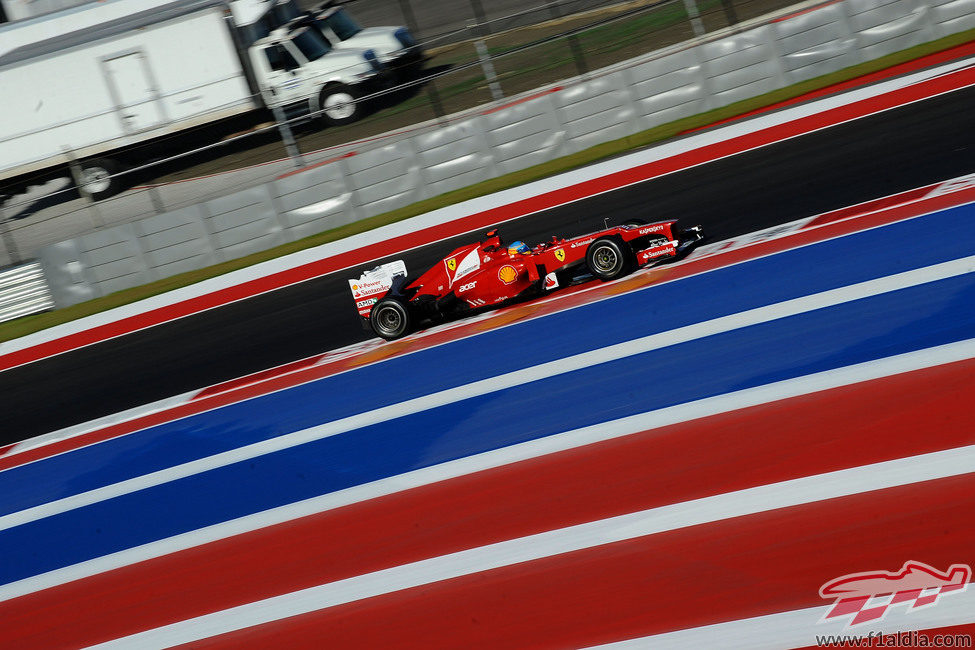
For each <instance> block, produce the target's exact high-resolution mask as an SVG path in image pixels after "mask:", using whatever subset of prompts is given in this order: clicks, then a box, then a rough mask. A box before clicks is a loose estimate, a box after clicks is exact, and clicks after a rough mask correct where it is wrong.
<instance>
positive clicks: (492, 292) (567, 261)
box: [359, 221, 678, 318]
mask: <svg viewBox="0 0 975 650" xmlns="http://www.w3.org/2000/svg"><path fill="white" fill-rule="evenodd" d="M675 223H676V221H662V222H659V223H653V224H646V225H640V226H627V225H622V226H613V227H611V228H606V229H605V230H600V231H599V232H595V233H591V234H588V235H581V236H579V237H574V238H572V239H560V238H558V237H552V239H551V241H549V242H545V243H543V244H538V245H537V246H535V247H534V248H532V249H531V252H530V253H527V254H524V253H509V251H508V248H507V246H505V245H504V244H502V243H501V240H500V237H499V236H498V234H497V231H496V230H494V231H491V232H489V233H488V235H487V238H486V239H485V240H484V241H482V242H478V243H474V244H468V245H466V246H461V247H460V248H458V249H456V250H454V251H453V252H451V253H450V254H449V255H447V256H446V257H445V258H444V259H443V260H441V261H440V262H439V263H438V264H435V265H434V266H433V267H432V268H430V269H429V270H428V271H427V272H426V273H424V274H423V275H421V276H420V277H418V278H416V279H415V280H413V281H411V282H410V283H409V284H407V285H405V286H402V287H400V288H399V291H401V292H402V293H403V294H404V295H405V297H406V298H407V300H409V301H410V302H411V303H422V302H432V303H437V302H438V301H442V300H443V299H445V298H447V297H449V296H451V294H452V295H453V297H456V298H457V299H458V300H460V301H461V302H463V303H464V304H465V305H466V306H467V307H470V308H474V309H476V308H480V307H489V306H491V305H497V304H500V303H503V302H506V301H509V300H512V299H514V298H517V297H519V296H521V295H522V294H525V293H526V292H531V291H534V290H537V291H538V292H539V293H541V292H543V291H546V290H551V289H554V288H557V287H558V286H560V285H561V284H564V282H563V281H560V280H559V276H560V275H562V274H563V273H565V272H568V271H570V270H571V269H572V268H573V267H578V266H579V265H582V264H585V260H586V251H587V249H588V248H589V245H590V244H591V243H592V242H594V241H595V240H597V239H599V238H601V237H616V238H619V240H621V241H622V242H623V243H625V244H627V245H628V246H630V247H631V248H632V249H633V252H634V255H635V256H636V266H638V267H639V266H643V265H645V264H647V263H648V262H650V261H654V260H660V259H665V258H672V257H676V255H677V246H678V242H677V239H676V236H675V233H674V232H673V230H674V224H675ZM662 240H664V241H662ZM634 244H636V245H634ZM640 244H646V245H643V246H641V245H640ZM549 274H555V276H554V277H553V276H552V275H549ZM546 276H548V278H546ZM546 279H547V282H546ZM371 309H372V305H362V306H360V307H359V314H360V315H362V316H363V317H364V318H368V316H369V312H370V311H371Z"/></svg>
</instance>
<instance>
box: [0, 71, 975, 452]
mask: <svg viewBox="0 0 975 650" xmlns="http://www.w3.org/2000/svg"><path fill="white" fill-rule="evenodd" d="M973 104H975V89H973V88H968V89H964V90H961V91H956V92H953V93H949V94H947V95H943V96H941V97H937V98H934V99H930V100H926V101H923V102H918V103H915V104H912V105H909V106H906V107H903V108H900V109H897V110H894V111H888V112H886V113H882V114H880V115H875V116H871V117H868V118H863V119H860V120H854V121H852V122H849V123H847V124H843V125H839V126H837V127H833V128H830V129H826V130H823V131H819V132H816V133H811V134H808V135H805V136H802V137H799V138H794V139H792V140H789V141H786V142H782V143H779V144H775V145H771V146H768V147H764V148H761V149H758V150H754V151H751V152H747V153H744V154H739V155H736V156H732V157H730V158H726V159H723V160H719V161H716V162H713V163H709V164H707V165H701V166H699V167H696V168H693V169H689V170H685V171H683V172H679V173H676V174H671V175H669V176H665V177H662V178H658V179H653V180H650V181H647V182H644V183H640V184H638V185H633V186H630V187H626V188H622V189H620V190H616V191H613V192H610V193H606V194H603V195H600V196H596V197H593V198H591V199H586V200H584V201H578V202H576V203H572V204H569V205H566V206H562V207H559V208H556V209H552V210H548V211H545V212H541V213H538V214H536V215H533V216H531V217H526V218H523V219H520V220H517V221H515V222H512V223H510V224H507V225H504V226H502V228H501V233H502V236H503V237H504V238H505V240H508V241H510V240H514V239H523V240H525V241H527V242H528V243H529V244H531V243H533V242H535V241H540V240H543V239H547V238H548V237H549V236H550V235H552V234H559V235H563V236H572V235H576V234H580V233H583V232H588V231H591V230H594V229H597V228H600V227H602V226H603V220H604V219H605V218H609V219H610V223H613V222H614V221H616V220H619V221H621V220H623V219H625V218H629V217H643V218H647V219H657V218H666V217H677V218H680V219H681V222H682V223H685V224H687V225H691V224H702V225H703V226H704V229H705V232H706V234H707V235H708V238H709V240H712V241H717V240H721V239H725V238H728V237H734V236H736V235H740V234H742V233H746V232H750V231H753V230H758V229H762V228H767V227H770V226H773V225H775V224H778V223H785V222H788V221H793V220H795V219H800V218H803V217H807V216H811V215H814V214H818V213H821V212H826V211H829V210H833V209H836V208H840V207H843V206H847V205H852V204H856V203H859V202H862V201H866V200H869V199H872V198H876V197H880V196H884V195H888V194H893V193H896V192H900V191H904V190H908V189H911V188H914V187H919V186H923V185H926V184H930V183H935V182H938V181H941V180H945V179H949V178H953V177H956V176H961V175H964V174H968V173H972V172H975V113H973V112H972V111H971V106H972V105H973ZM479 234H480V233H473V234H472V235H468V236H461V237H457V238H454V239H451V240H446V241H443V242H439V243H436V244H432V245H430V246H427V247H424V248H421V249H417V250H414V251H411V252H409V253H408V254H406V255H405V256H402V258H403V259H405V261H406V265H407V268H408V269H410V270H411V271H413V270H423V269H425V268H427V267H428V266H430V265H432V264H433V263H435V262H436V261H438V260H439V259H440V258H441V257H442V256H443V255H444V254H446V253H448V252H449V251H450V250H452V249H453V248H455V247H457V246H459V245H461V244H463V243H466V242H468V241H470V240H471V239H472V237H473V238H474V239H476V238H477V237H478V236H479ZM931 244H932V245H937V233H932V239H931ZM390 259H392V258H389V259H387V260H383V261H390ZM369 266H373V265H372V264H370V265H369ZM361 271H362V268H356V269H352V270H350V271H347V272H340V273H336V274H332V275H328V276H324V277H322V278H318V279H316V280H313V281H309V282H305V283H302V284H300V285H295V286H292V287H287V288H285V289H281V290H278V291H274V292H271V293H268V294H264V295H262V296H257V297H255V298H252V299H249V300H246V301H241V302H238V303H234V304H231V305H227V306H225V307H221V308H218V309H213V310H210V311H207V312H204V313H202V314H199V315H196V316H191V317H187V318H184V319H181V320H177V321H174V322H171V323H168V324H165V325H160V326H157V327H153V328H151V329H148V330H145V331H142V332H137V333H134V334H130V335H127V336H124V337H120V338H116V339H113V340H110V341H107V342H104V343H100V344H97V345H93V346H89V347H87V348H82V349H80V350H77V351H74V352H70V353H66V354H63V355H60V356H57V357H53V358H50V359H46V360H43V361H39V362H35V363H32V364H28V365H26V366H21V367H19V368H15V369H12V370H8V371H4V372H2V373H0V395H3V403H4V405H5V407H6V408H4V411H5V412H4V420H5V423H6V426H5V427H4V428H3V431H2V434H0V436H2V438H0V444H5V443H10V442H16V441H20V440H25V439H27V438H30V437H32V436H35V435H39V434H42V433H46V432H48V431H53V430H56V429H59V428H63V427H66V426H70V425H72V424H77V423H80V422H85V421H87V420H91V419H94V418H97V417H101V416H104V415H108V414H111V413H115V412H118V411H121V410H124V409H128V408H132V407H134V406H138V405H141V404H145V403H148V402H152V401H155V400H158V399H162V398H165V397H169V396H172V395H176V394H179V393H183V392H187V391H190V390H194V389H197V388H202V387H205V386H208V385H211V384H214V383H218V382H221V381H226V380H229V379H233V378H235V377H239V376H241V375H245V374H248V373H251V372H256V371H259V370H263V369H265V368H269V367H272V366H276V365H280V364H283V363H287V362H289V361H293V360H296V359H300V358H303V357H306V356H310V355H313V354H319V353H322V352H324V351H327V350H329V349H332V348H336V347H341V346H344V345H348V344H350V343H354V342H356V341H360V340H363V339H365V338H368V337H369V336H371V335H370V334H367V333H366V332H364V331H363V330H362V328H361V327H360V326H359V323H358V321H357V316H356V313H355V309H354V306H353V304H352V299H351V295H350V294H349V290H348V284H347V283H346V280H347V279H348V278H350V277H354V276H358V275H359V273H360V272H361ZM715 299H720V296H716V297H715ZM485 353H487V354H504V350H493V351H485Z"/></svg>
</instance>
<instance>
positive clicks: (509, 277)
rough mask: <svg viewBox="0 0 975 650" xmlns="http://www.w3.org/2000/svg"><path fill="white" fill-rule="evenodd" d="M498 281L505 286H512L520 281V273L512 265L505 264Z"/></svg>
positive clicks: (499, 270)
mask: <svg viewBox="0 0 975 650" xmlns="http://www.w3.org/2000/svg"><path fill="white" fill-rule="evenodd" d="M498 279H499V280H501V281H502V282H504V283H505V284H511V283H512V282H514V281H515V280H517V279H518V271H516V270H515V267H513V266H511V265H510V264H505V265H504V266H502V267H501V268H500V269H498Z"/></svg>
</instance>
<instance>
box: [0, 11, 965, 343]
mask: <svg viewBox="0 0 975 650" xmlns="http://www.w3.org/2000/svg"><path fill="white" fill-rule="evenodd" d="M973 39H975V29H971V30H968V31H965V32H960V33H958V34H953V35H951V36H946V37H944V38H941V39H939V40H937V41H932V42H930V43H925V44H922V45H917V46H915V47H911V48H908V49H906V50H902V51H900V52H895V53H893V54H888V55H887V56H884V57H881V58H879V59H874V60H873V61H868V62H866V63H861V64H858V65H855V66H851V67H848V68H844V69H842V70H838V71H836V72H832V73H830V74H826V75H823V76H820V77H816V78H814V79H810V80H808V81H804V82H802V83H798V84H795V85H793V86H789V87H787V88H781V89H779V90H775V91H773V92H770V93H766V94H764V95H760V96H758V97H753V98H750V99H746V100H742V101H740V102H736V103H734V104H730V105H728V106H725V107H722V108H717V109H714V110H712V111H708V112H707V113H701V114H699V115H694V116H691V117H686V118H683V119H680V120H677V121H674V122H670V123H668V124H664V125H661V126H657V127H654V128H652V129H648V130H646V131H641V132H639V133H636V134H634V135H630V136H626V137H624V138H620V139H618V140H612V141H610V142H604V143H603V144H599V145H596V146H594V147H590V148H589V149H586V150H584V151H580V152H577V153H574V154H571V155H568V156H564V157H562V158H558V159H556V160H551V161H549V162H546V163H542V164H540V165H535V166H534V167H529V168H527V169H523V170H520V171H517V172H512V173H510V174H505V175H504V176H499V177H497V178H492V179H490V180H487V181H483V182H481V183H477V184H476V185H471V186H469V187H465V188H461V189H459V190H454V191H452V192H447V193H446V194H441V195H439V196H435V197H432V198H429V199H425V200H423V201H419V202H417V203H413V204H411V205H408V206H404V207H402V208H397V209H396V210H392V211H390V212H386V213H383V214H380V215H376V216H374V217H370V218H368V219H363V220H361V221H357V222H355V223H352V224H348V225H346V226H342V227H340V228H335V229H332V230H326V231H324V232H321V233H318V234H316V235H312V236H310V237H305V238H304V239H300V240H298V241H294V242H290V243H287V244H282V245H280V246H276V247H274V248H270V249H268V250H265V251H261V252H259V253H254V254H252V255H247V256H245V257H241V258H238V259H235V260H231V261H228V262H224V263H222V264H216V265H214V266H208V267H206V268H203V269H198V270H196V271H188V272H186V273H181V274H179V275H174V276H172V277H169V278H164V279H162V280H158V281H156V282H152V283H149V284H145V285H141V286H138V287H132V288H130V289H124V290H122V291H117V292H115V293H112V294H109V295H107V296H103V297H101V298H96V299H94V300H89V301H87V302H83V303H79V304H77V305H72V306H71V307H66V308H64V309H58V310H55V311H51V312H44V313H41V314H34V315H31V316H24V317H22V318H19V319H17V320H13V321H8V322H5V323H0V341H7V340H11V339H15V338H18V337H21V336H25V335H27V334H31V333H33V332H38V331H40V330H43V329H46V328H49V327H54V326H55V325H61V324H63V323H67V322H70V321H73V320H77V319H79V318H84V317H85V316H90V315H92V314H97V313H99V312H103V311H107V310H109V309H113V308H115V307H120V306H122V305H128V304H131V303H133V302H137V301H139V300H143V299H145V298H149V297H152V296H155V295H159V294H161V293H165V292H167V291H172V290H173V289H179V288H181V287H186V286H189V285H191V284H195V283H197V282H201V281H203V280H208V279H210V278H214V277H217V276H219V275H223V274H225V273H230V272H231V271H237V270H239V269H243V268H247V267H248V266H253V265H255V264H259V263H261V262H266V261H268V260H272V259H276V258H278V257H282V256H284V255H288V254H290V253H294V252H297V251H301V250H304V249H307V248H312V247H314V246H320V245H322V244H325V243H328V242H333V241H337V240H339V239H344V238H346V237H350V236H352V235H356V234H359V233H362V232H366V231H368V230H373V229H375V228H379V227H381V226H385V225H389V224H391V223H396V222H398V221H402V220H404V219H409V218H411V217H415V216H417V215H420V214H424V213H426V212H430V211H432V210H437V209H439V208H443V207H447V206H449V205H453V204H455V203H460V202H462V201H466V200H468V199H473V198H477V197H480V196H485V195H487V194H492V193H494V192H499V191H501V190H505V189H509V188H512V187H517V186H519V185H524V184H525V183H529V182H531V181H536V180H540V179H543V178H547V177H549V176H554V175H556V174H560V173H562V172H566V171H570V170H572V169H577V168H579V167H583V166H585V165H589V164H592V163H594V162H598V161H600V160H605V159H607V158H612V157H614V156H619V155H621V154H625V153H628V152H631V151H634V150H637V149H641V148H644V147H647V146H649V145H652V144H655V143H659V142H661V141H663V140H667V139H669V138H672V137H674V136H676V135H678V134H680V133H683V132H685V131H688V130H691V129H697V128H701V127H705V126H708V125H709V124H713V123H715V122H720V121H722V120H726V119H729V118H733V117H735V116H737V115H742V114H745V113H748V112H751V111H754V110H757V109H760V108H763V107H766V106H770V105H773V104H777V103H779V102H783V101H786V100H789V99H792V98H795V97H799V96H801V95H805V94H806V93H810V92H814V91H816V90H819V89H822V88H826V87H828V86H832V85H834V84H838V83H842V82H844V81H849V80H851V79H855V78H857V77H862V76H864V75H868V74H871V73H874V72H879V71H881V70H884V69H886V68H890V67H893V66H896V65H899V64H901V63H906V62H907V61H912V60H914V59H918V58H921V57H923V56H927V55H929V54H934V53H936V52H940V51H943V50H947V49H950V48H952V47H956V46H958V45H962V44H964V43H967V42H969V41H971V40H973Z"/></svg>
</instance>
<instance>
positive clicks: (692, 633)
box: [590, 567, 975, 650]
mask: <svg viewBox="0 0 975 650" xmlns="http://www.w3.org/2000/svg"><path fill="white" fill-rule="evenodd" d="M857 568H861V567H857ZM867 568H870V569H872V568H875V567H867ZM886 568H888V569H896V567H886ZM747 597H748V595H747V593H745V594H742V598H747ZM907 605H908V603H905V604H904V605H901V606H897V605H894V606H892V607H891V609H890V612H888V616H887V617H886V618H885V619H884V620H882V621H874V622H872V623H870V624H869V625H866V626H863V625H860V626H857V627H856V628H847V627H845V626H846V623H845V619H838V620H835V621H829V622H825V623H819V622H818V621H820V620H822V617H823V616H824V615H825V614H826V612H827V611H828V610H829V609H830V608H831V607H832V606H833V604H832V603H830V604H828V605H824V606H822V607H810V608H808V609H797V610H792V611H788V612H780V613H778V614H768V615H767V616H756V617H754V618H743V619H739V620H736V621H727V622H725V623H715V624H713V625H702V626H701V627H693V628H688V629H685V630H678V631H676V632H668V633H666V634H655V635H653V636H646V637H641V638H637V639H629V640H626V641H619V642H616V643H607V644H605V645H599V646H590V650H596V649H597V648H598V650H641V649H643V648H653V650H686V649H687V648H714V650H783V649H785V648H807V647H814V646H816V642H817V638H816V637H817V636H818V637H826V636H830V635H833V636H837V635H840V636H861V635H862V636H866V635H867V634H869V633H870V632H874V633H875V634H874V638H876V635H877V633H882V634H897V633H898V632H910V631H913V630H929V631H930V635H931V636H933V635H935V634H938V630H937V629H936V628H939V627H947V626H954V625H967V624H970V623H975V589H967V590H965V591H962V592H956V593H953V594H945V596H943V597H942V598H940V599H939V600H938V602H937V604H936V605H933V606H930V607H923V608H921V609H918V610H912V611H910V612H907V611H906V610H905V608H906V606H907ZM846 647H850V646H846ZM864 647H873V648H878V647H884V646H879V645H872V646H871V645H866V644H864ZM887 647H889V648H893V647H898V646H895V645H893V644H890V645H888V646H887ZM899 647H904V648H906V647H908V646H906V645H903V646H899ZM931 647H936V646H934V645H933V644H932V645H931ZM945 647H951V646H945ZM955 647H964V646H955ZM968 647H971V646H968Z"/></svg>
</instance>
